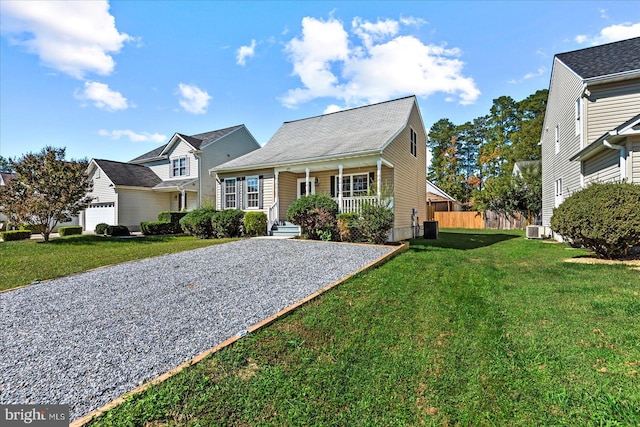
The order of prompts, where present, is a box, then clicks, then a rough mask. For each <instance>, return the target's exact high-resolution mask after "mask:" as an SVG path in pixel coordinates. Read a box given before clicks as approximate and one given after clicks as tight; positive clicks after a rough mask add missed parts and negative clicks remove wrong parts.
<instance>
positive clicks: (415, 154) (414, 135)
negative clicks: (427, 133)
mask: <svg viewBox="0 0 640 427" xmlns="http://www.w3.org/2000/svg"><path fill="white" fill-rule="evenodd" d="M409 130H410V132H409V137H410V139H411V146H410V149H411V155H412V156H413V157H418V134H417V133H416V131H414V130H413V129H412V128H409Z"/></svg>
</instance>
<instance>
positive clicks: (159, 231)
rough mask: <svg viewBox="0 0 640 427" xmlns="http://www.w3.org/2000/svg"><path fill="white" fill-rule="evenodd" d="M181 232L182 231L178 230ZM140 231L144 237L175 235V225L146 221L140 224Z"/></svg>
mask: <svg viewBox="0 0 640 427" xmlns="http://www.w3.org/2000/svg"><path fill="white" fill-rule="evenodd" d="M180 230H182V229H180ZM140 231H142V234H144V235H146V236H158V235H163V234H176V233H175V224H171V223H170V222H164V221H147V222H141V223H140Z"/></svg>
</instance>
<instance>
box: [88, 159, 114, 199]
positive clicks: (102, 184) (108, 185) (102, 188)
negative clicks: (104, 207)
mask: <svg viewBox="0 0 640 427" xmlns="http://www.w3.org/2000/svg"><path fill="white" fill-rule="evenodd" d="M98 176H99V177H98ZM90 180H91V181H92V182H93V188H92V189H91V191H90V192H89V193H88V195H89V196H90V197H93V199H94V201H93V202H92V203H111V202H115V201H116V192H115V190H114V189H113V182H111V180H110V179H109V177H107V174H105V173H104V172H103V171H102V169H100V168H99V167H97V168H96V169H95V170H94V171H93V173H92V174H91V177H90ZM96 198H97V200H96Z"/></svg>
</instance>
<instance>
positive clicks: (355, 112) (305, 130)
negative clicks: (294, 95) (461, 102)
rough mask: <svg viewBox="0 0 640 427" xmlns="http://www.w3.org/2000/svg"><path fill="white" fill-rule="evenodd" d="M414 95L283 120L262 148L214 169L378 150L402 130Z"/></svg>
mask: <svg viewBox="0 0 640 427" xmlns="http://www.w3.org/2000/svg"><path fill="white" fill-rule="evenodd" d="M415 102H416V101H415V96H408V97H405V98H400V99H396V100H392V101H386V102H381V103H378V104H373V105H368V106H364V107H358V108H353V109H350V110H344V111H339V112H336V113H331V114H324V115H321V116H315V117H309V118H306V119H301V120H296V121H291V122H285V123H284V124H283V125H282V126H281V127H280V129H278V130H277V131H276V133H275V134H274V135H273V136H272V137H271V139H270V140H269V141H268V142H267V143H266V144H265V145H264V146H263V147H262V148H259V149H257V150H255V151H252V152H250V153H247V154H245V155H244V156H241V157H238V158H236V159H233V160H230V161H228V162H226V163H224V164H222V165H220V166H218V167H216V168H215V169H216V170H233V169H241V168H248V167H255V166H267V165H278V164H288V163H297V162H304V161H310V160H317V159H321V158H334V157H340V156H348V155H354V154H363V153H373V152H376V151H381V150H382V149H383V148H384V147H385V146H386V144H387V143H388V142H389V141H390V140H391V139H392V138H393V137H395V136H396V135H397V133H398V132H399V131H400V130H402V129H403V128H404V127H405V126H406V124H407V121H408V119H409V115H410V113H411V109H412V108H413V105H414V104H415Z"/></svg>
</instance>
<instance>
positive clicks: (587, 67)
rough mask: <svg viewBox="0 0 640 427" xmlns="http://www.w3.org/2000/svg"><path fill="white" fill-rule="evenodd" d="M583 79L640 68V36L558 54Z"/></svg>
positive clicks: (557, 56)
mask: <svg viewBox="0 0 640 427" xmlns="http://www.w3.org/2000/svg"><path fill="white" fill-rule="evenodd" d="M556 58H558V59H559V60H560V61H562V62H563V63H564V64H565V65H566V66H567V67H569V68H570V69H572V70H573V71H574V72H575V73H576V74H577V75H578V76H580V77H581V78H582V79H583V80H588V79H591V78H595V77H603V76H613V75H618V74H624V73H629V72H633V71H638V70H640V37H635V38H632V39H628V40H622V41H618V42H614V43H607V44H603V45H600V46H594V47H589V48H586V49H580V50H574V51H571V52H565V53H559V54H557V55H556Z"/></svg>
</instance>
